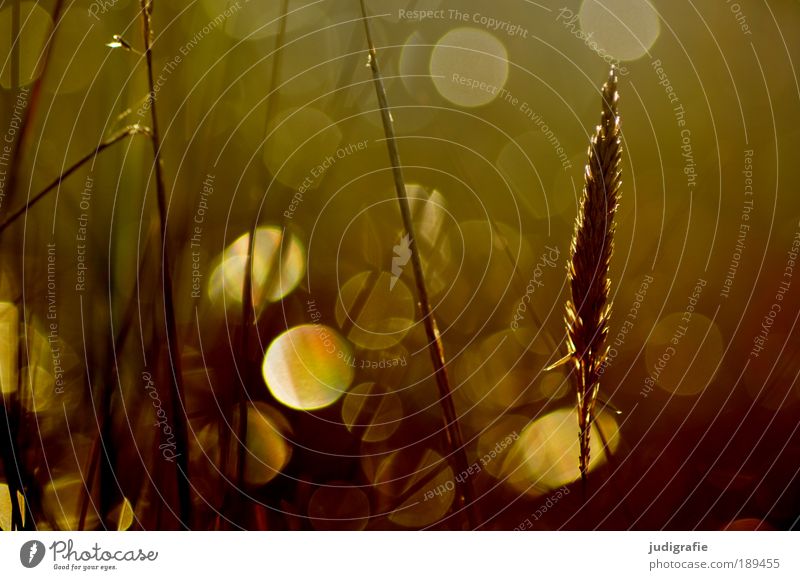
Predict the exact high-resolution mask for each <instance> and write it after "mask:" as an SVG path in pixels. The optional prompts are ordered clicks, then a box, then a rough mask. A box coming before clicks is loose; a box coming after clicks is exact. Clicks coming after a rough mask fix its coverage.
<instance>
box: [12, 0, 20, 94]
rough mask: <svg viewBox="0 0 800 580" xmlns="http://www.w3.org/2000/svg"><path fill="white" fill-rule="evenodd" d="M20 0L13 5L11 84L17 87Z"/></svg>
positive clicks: (15, 0)
mask: <svg viewBox="0 0 800 580" xmlns="http://www.w3.org/2000/svg"><path fill="white" fill-rule="evenodd" d="M19 5H20V0H14V3H13V4H12V5H11V86H12V87H14V88H16V87H18V86H19V55H20V50H19V47H20V44H21V43H22V38H20V31H21V30H22V27H21V26H20V10H19Z"/></svg>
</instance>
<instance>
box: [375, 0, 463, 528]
mask: <svg viewBox="0 0 800 580" xmlns="http://www.w3.org/2000/svg"><path fill="white" fill-rule="evenodd" d="M360 2H361V15H362V20H363V22H364V32H365V34H366V37H367V45H368V50H369V67H370V69H371V71H372V78H373V81H374V84H375V92H376V94H377V97H378V106H379V107H380V111H381V119H382V121H383V131H384V133H385V135H386V146H387V148H388V150H389V160H390V161H391V164H392V176H393V178H394V185H395V191H396V194H397V201H398V203H399V205H400V215H401V216H402V219H403V228H404V229H405V233H406V235H407V236H408V240H409V250H410V252H411V265H412V269H413V271H414V279H415V281H416V289H417V298H418V300H419V308H420V314H421V316H422V322H423V324H424V326H425V333H426V335H427V337H428V347H429V351H430V355H431V361H432V363H433V369H434V375H435V377H436V384H437V387H438V389H439V404H440V405H441V407H442V415H443V419H444V429H445V435H446V439H447V444H448V447H449V449H450V452H451V454H452V455H451V457H452V463H453V467H454V471H455V472H456V473H464V472H465V470H467V469H468V462H467V453H466V450H465V448H464V443H463V438H462V435H461V427H460V425H459V423H458V415H457V414H456V408H455V404H454V403H453V394H452V389H451V388H450V381H449V379H448V378H447V367H446V363H445V353H444V344H443V343H442V338H441V336H440V334H439V329H438V328H437V327H436V319H435V318H434V316H433V310H432V309H431V305H430V299H429V298H428V290H427V286H426V285H425V275H424V273H423V270H422V259H421V258H420V254H419V248H418V247H417V242H416V236H415V235H414V222H413V219H412V218H411V209H410V207H409V203H408V194H407V193H406V184H405V178H404V177H403V165H402V163H401V162H400V153H399V151H398V148H397V136H396V135H395V131H394V122H393V120H392V114H391V110H390V108H389V102H388V98H387V96H386V87H385V86H384V83H383V76H382V75H381V71H380V66H379V65H378V57H377V51H376V50H375V44H374V42H373V41H372V32H371V30H370V25H369V18H368V16H367V6H366V1H365V0H360ZM473 498H474V493H473V491H472V482H471V480H470V479H469V478H464V481H463V482H462V481H459V478H457V479H456V500H457V507H458V511H459V512H461V513H462V514H463V517H464V520H465V524H466V525H467V527H469V528H470V529H474V528H475V525H476V524H477V521H476V518H475V513H474V512H475V506H474V503H473Z"/></svg>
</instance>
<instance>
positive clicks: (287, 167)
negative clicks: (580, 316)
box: [0, 0, 800, 530]
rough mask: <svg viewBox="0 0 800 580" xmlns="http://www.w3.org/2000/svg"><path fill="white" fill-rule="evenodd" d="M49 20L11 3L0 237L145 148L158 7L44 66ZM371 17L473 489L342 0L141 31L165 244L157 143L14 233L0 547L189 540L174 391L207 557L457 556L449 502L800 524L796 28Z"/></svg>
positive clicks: (404, 10) (755, 7)
mask: <svg viewBox="0 0 800 580" xmlns="http://www.w3.org/2000/svg"><path fill="white" fill-rule="evenodd" d="M54 4H55V3H54V2H53V1H52V0H49V1H41V2H34V1H31V0H22V1H20V2H16V1H11V0H4V1H3V2H2V3H0V69H2V72H1V73H0V98H1V99H2V100H1V101H0V103H2V106H0V139H5V138H7V139H8V140H7V141H0V154H2V152H3V146H4V145H5V144H6V143H10V144H13V143H15V142H16V141H15V139H16V138H18V136H19V134H18V131H17V130H15V127H17V126H18V124H19V117H20V115H27V114H31V115H32V117H31V119H32V121H31V123H32V124H31V128H30V134H29V137H28V141H27V146H26V148H25V150H24V151H22V153H21V156H20V157H19V165H18V166H17V167H12V166H11V165H10V164H9V163H10V161H9V159H10V158H3V159H2V165H0V171H2V175H0V178H2V179H0V192H2V197H0V200H1V201H2V203H0V224H3V223H5V221H6V220H7V219H8V218H9V216H10V215H11V214H12V212H13V211H15V210H16V209H18V208H19V207H22V206H24V204H25V203H26V200H28V199H29V198H31V197H33V196H34V195H35V194H36V193H37V192H39V191H40V190H42V189H43V188H44V187H45V186H47V185H48V184H49V183H50V182H52V181H53V180H54V179H56V178H57V177H58V176H59V174H61V173H62V172H63V171H64V170H65V169H67V168H69V167H70V166H71V165H72V164H73V163H75V162H76V161H77V160H78V159H80V158H81V157H82V156H84V155H86V154H87V153H89V152H91V151H92V150H93V149H94V148H95V147H97V145H98V144H99V143H100V142H101V141H103V140H104V139H105V138H107V137H108V136H109V135H111V134H113V133H114V132H115V131H116V130H118V129H120V128H122V127H125V126H128V125H133V124H137V123H138V124H140V125H142V126H150V124H151V118H150V110H149V107H148V105H147V94H148V90H147V76H146V75H147V69H146V66H145V61H144V58H143V56H142V54H141V51H142V49H143V46H142V45H143V43H142V23H141V17H140V15H139V3H138V1H134V0H116V1H113V0H112V1H109V2H94V3H91V2H89V1H87V0H74V1H72V0H67V1H66V2H65V5H66V6H67V9H66V10H65V12H64V13H63V14H62V17H61V19H60V21H59V23H58V27H57V28H56V29H55V32H54V33H53V36H52V43H53V44H52V49H51V51H50V53H49V59H50V60H49V62H48V64H47V66H46V68H45V67H44V65H43V61H41V60H40V59H39V57H40V55H42V50H43V46H44V44H45V41H46V39H47V38H49V37H50V34H51V31H52V27H53V21H52V10H53V6H54ZM367 6H368V10H369V12H370V14H371V18H370V26H371V28H372V33H373V36H374V39H375V44H376V45H377V49H378V60H379V63H380V65H381V67H382V69H383V74H384V76H385V84H386V90H387V94H388V99H389V102H390V104H391V106H392V116H393V120H394V126H395V129H396V132H397V136H398V139H397V143H398V147H399V150H400V155H401V157H402V162H403V165H404V172H405V177H406V181H407V193H408V196H409V197H410V201H411V212H412V216H413V221H414V225H415V228H416V231H417V245H418V248H419V252H420V255H421V257H422V262H423V264H422V269H423V273H424V275H425V278H426V285H427V289H428V292H429V294H430V297H431V302H432V306H433V310H434V316H435V318H436V321H437V324H438V327H439V329H440V331H441V336H442V340H443V344H444V348H445V351H446V355H447V371H448V376H449V379H450V383H451V386H452V390H453V396H454V400H455V405H456V410H457V413H458V415H459V424H460V428H461V431H462V433H463V436H464V444H465V449H466V453H467V458H468V461H469V463H470V465H471V466H472V467H473V469H471V472H470V473H468V474H459V473H458V472H457V471H456V470H455V468H454V467H453V463H452V460H451V459H452V458H451V454H452V449H450V448H449V446H448V444H447V441H446V437H445V432H444V430H443V423H442V410H441V407H440V404H439V391H438V390H437V386H436V381H435V378H434V375H433V369H432V366H431V359H430V355H429V352H428V349H427V339H426V335H425V331H424V327H423V325H422V322H421V319H420V314H419V310H418V308H417V298H418V297H417V283H416V281H415V278H414V274H413V270H412V267H411V263H410V261H409V256H408V255H407V250H408V248H407V245H405V243H404V241H403V234H404V231H403V224H402V221H401V218H400V212H399V209H398V204H397V200H396V198H395V192H394V189H393V182H392V175H391V171H390V165H389V158H388V155H387V147H386V141H385V136H384V132H383V128H382V126H381V118H380V114H379V111H378V105H377V99H376V96H375V89H374V86H373V84H372V78H371V75H370V70H369V68H368V67H367V66H366V63H367V56H366V46H367V45H366V40H365V37H364V27H363V23H362V21H361V16H360V7H359V2H358V1H357V0H321V1H313V2H312V1H310V0H287V1H286V2H284V1H283V0H251V1H250V2H245V1H244V0H241V2H228V1H227V0H188V1H186V2H169V1H165V0H155V2H154V13H153V26H154V42H153V58H154V72H155V76H156V79H157V83H156V88H157V90H156V94H155V95H154V98H155V102H156V105H157V107H158V109H157V110H158V115H159V124H160V125H161V134H162V141H163V142H162V148H161V155H162V159H163V170H164V176H165V185H166V189H167V197H168V207H167V212H168V213H167V216H168V228H167V237H166V240H164V241H162V239H161V235H160V231H159V219H158V215H159V214H158V204H157V199H156V185H155V181H154V179H155V177H154V164H153V154H152V149H151V144H150V142H149V140H148V138H147V137H146V136H144V135H134V136H132V137H130V138H127V139H125V140H123V141H121V142H120V143H118V144H116V145H115V146H113V147H112V148H109V149H108V150H106V151H103V152H102V153H100V154H99V155H98V156H97V157H96V159H94V160H93V161H92V162H91V163H88V164H86V165H84V166H83V167H81V168H80V169H79V170H78V171H77V172H75V173H74V174H73V175H71V176H70V177H69V178H67V179H65V180H63V181H62V183H61V184H60V185H59V186H58V187H57V188H56V189H55V190H54V191H53V192H52V193H50V194H48V195H47V196H46V197H45V198H44V199H43V200H42V201H41V202H39V203H37V204H36V205H34V206H33V207H32V208H31V209H30V210H29V211H27V212H25V213H24V215H23V216H22V217H20V218H19V219H17V220H16V221H15V222H14V223H13V225H11V226H10V227H8V228H5V229H4V230H3V231H2V232H0V387H1V388H2V393H3V401H4V406H3V409H4V410H5V417H7V418H9V419H13V420H11V421H10V422H8V421H7V422H5V423H4V424H3V434H2V436H0V441H1V442H2V445H3V446H4V454H3V462H2V464H0V528H2V529H9V528H10V527H11V519H12V516H11V511H12V508H11V506H12V502H13V501H20V505H22V506H23V507H22V509H23V511H24V512H25V515H26V526H27V527H29V528H31V529H33V528H35V529H40V530H47V529H78V528H83V529H103V528H111V529H175V528H180V527H183V526H182V525H181V522H180V519H179V513H178V506H179V504H180V501H179V499H180V498H179V497H178V493H179V491H178V489H179V488H178V487H177V485H176V467H175V466H176V463H175V461H174V457H172V458H171V453H174V452H178V451H180V450H178V449H173V448H172V447H170V434H171V432H172V429H173V427H174V421H173V420H172V419H171V417H172V415H171V413H172V412H174V409H173V407H172V400H171V399H170V396H169V391H170V389H169V385H170V382H171V381H172V380H173V379H172V377H173V373H180V376H181V378H182V383H183V387H184V397H183V400H182V401H181V404H180V406H179V408H178V409H177V412H179V413H181V415H182V416H183V417H185V422H186V425H187V436H188V448H187V449H185V450H182V452H183V453H185V454H186V458H187V465H188V470H189V471H188V478H189V482H190V489H191V491H190V495H191V497H190V498H189V502H190V506H191V521H190V522H188V524H187V522H184V524H187V527H191V528H194V529H239V528H245V529H290V530H301V529H317V530H338V529H348V530H365V529H367V530H382V529H412V530H413V529H423V528H434V529H462V528H463V527H464V520H463V513H459V511H458V510H457V509H456V506H457V501H455V499H456V498H455V487H456V486H455V483H454V482H455V480H456V478H460V479H465V480H467V481H468V483H469V485H471V486H472V488H473V489H474V491H475V495H476V498H477V499H476V503H475V506H474V507H475V513H476V514H477V517H478V527H479V528H480V529H491V530H497V529H499V530H512V529H542V530H551V529H596V528H597V529H629V528H633V529H662V528H665V529H694V528H698V529H712V530H717V529H753V528H759V529H772V528H774V529H792V528H796V527H797V526H798V521H799V518H800V499H798V498H800V487H799V485H800V484H799V483H798V478H797V474H798V461H797V458H798V457H800V436H799V435H798V413H800V387H798V368H800V366H799V365H800V358H799V357H798V354H799V353H800V350H799V349H800V343H798V340H797V336H798V332H797V323H798V316H799V315H800V262H797V261H796V258H797V256H796V253H797V252H798V250H799V249H800V242H794V241H795V240H800V238H798V236H800V197H799V196H798V183H800V164H798V163H797V158H798V154H797V151H798V150H799V149H800V130H798V128H797V126H798V119H799V118H800V83H799V82H798V76H797V70H796V68H795V63H797V62H798V61H800V37H799V36H798V34H797V30H800V4H798V3H797V2H796V1H794V0H770V1H768V2H762V1H755V0H741V1H739V2H738V3H735V4H734V3H729V2H723V1H719V2H691V1H688V0H687V1H684V0H680V1H677V2H668V1H666V0H658V1H652V2H646V1H644V0H583V1H582V2H580V1H575V0H563V2H552V1H550V0H542V2H538V3H537V2H528V1H523V0H508V1H503V2H492V3H486V2H479V1H478V0H387V1H384V0H381V1H380V2H377V1H375V2H367ZM15 14H17V15H18V16H19V18H20V20H19V30H20V37H19V43H18V44H16V45H15V46H12V45H13V42H12V41H13V37H14V36H13V31H14V30H16V28H15V26H16V25H15V22H14V19H15ZM114 35H119V37H117V38H118V40H117V41H114V40H113V39H114V38H115V37H114ZM119 39H121V40H119ZM604 56H605V57H607V58H606V59H604V58H603V57H604ZM611 61H615V62H616V61H618V63H619V65H620V66H621V67H623V68H622V69H621V74H620V77H619V78H620V84H619V92H620V115H621V123H622V130H623V146H624V162H623V172H624V174H623V190H622V200H621V204H620V208H619V212H618V214H617V220H618V226H617V235H616V249H615V252H614V257H613V262H612V265H611V293H612V297H613V304H614V306H613V315H612V321H611V333H610V336H609V343H610V344H611V346H612V351H611V356H610V358H609V364H608V366H607V367H606V369H605V370H604V373H603V376H602V383H601V389H600V398H601V402H600V404H599V405H598V416H597V420H596V423H595V426H594V428H593V431H592V461H591V463H590V477H589V486H588V489H587V492H588V493H587V496H586V497H585V498H584V496H583V493H582V490H581V485H580V481H579V480H580V475H579V472H578V437H577V434H578V431H577V430H578V428H577V419H576V416H575V411H574V392H573V389H572V385H571V383H570V380H569V377H568V376H567V374H566V371H565V370H564V369H563V368H562V369H560V370H556V371H549V372H546V371H545V370H544V369H545V368H546V367H547V366H548V365H549V364H550V363H552V362H554V361H555V360H557V359H558V358H560V357H561V356H563V355H564V354H565V352H566V351H565V345H564V334H565V331H564V322H563V313H564V303H565V301H566V299H567V297H568V286H567V284H566V264H567V260H568V257H569V244H570V240H571V236H572V232H573V224H574V220H575V217H576V213H577V211H578V200H579V196H580V193H581V187H582V179H583V168H584V165H585V163H586V151H587V147H588V144H589V137H590V135H591V133H592V132H593V131H594V126H595V124H596V123H597V122H598V120H599V115H600V92H599V90H600V87H601V86H602V83H603V82H604V81H605V80H606V78H607V76H608V71H609V62H611ZM42 71H46V72H45V76H44V77H42V78H41V91H42V92H41V96H40V100H39V102H38V107H37V108H35V109H33V110H32V109H30V108H27V107H26V106H25V103H26V102H27V100H29V99H30V96H31V93H30V89H31V88H32V87H33V86H34V85H35V83H36V82H37V79H40V76H41V74H42ZM26 89H27V90H26ZM20 104H22V105H20ZM12 171H17V172H18V177H19V179H18V181H17V187H16V189H15V191H8V190H7V185H8V183H9V181H8V179H9V175H11V172H12ZM253 234H254V235H255V237H254V238H253ZM793 242H794V243H796V244H798V245H793ZM251 248H252V265H253V269H252V280H251V282H252V297H253V304H252V306H253V309H252V313H251V316H250V317H249V318H248V317H246V316H245V312H246V310H247V308H246V306H247V304H243V303H242V299H243V291H244V290H245V288H246V284H247V281H248V276H247V275H246V274H247V265H248V253H249V252H250V250H251ZM164 256H167V257H168V263H169V265H170V270H169V272H165V271H164V269H163V264H164V263H165V262H164ZM48 268H49V269H48ZM165 275H168V276H169V277H170V278H171V280H172V283H173V299H174V302H175V306H176V323H177V329H178V345H179V351H178V352H170V351H169V349H168V348H167V343H166V339H165V308H164V277H165ZM253 318H254V319H255V321H254V322H253V320H252V319H253ZM248 320H249V322H248ZM164 417H168V419H167V420H165V419H164ZM9 425H11V427H10V428H7V427H8V426H9ZM15 477H19V478H20V479H21V481H22V482H23V485H24V489H23V490H21V495H20V499H18V500H14V499H12V496H13V495H14V494H13V493H10V492H9V489H10V488H9V482H10V481H11V480H12V479H13V478H15ZM12 488H13V485H12ZM22 496H24V497H22Z"/></svg>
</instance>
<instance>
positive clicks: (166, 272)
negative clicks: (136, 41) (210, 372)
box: [139, 0, 192, 528]
mask: <svg viewBox="0 0 800 580" xmlns="http://www.w3.org/2000/svg"><path fill="white" fill-rule="evenodd" d="M153 1H154V0H139V2H140V6H141V9H142V32H143V35H144V54H145V60H146V63H147V81H148V84H149V89H150V95H149V101H150V122H151V127H152V128H151V131H150V142H151V143H152V145H153V163H154V165H155V180H156V196H157V198H158V216H159V220H160V222H161V242H162V254H161V256H162V259H161V264H162V268H163V277H162V284H163V285H162V289H163V294H164V318H165V322H166V331H167V350H168V352H169V360H170V372H171V374H172V380H171V381H170V386H171V389H170V399H171V407H172V426H173V431H174V433H175V447H176V449H175V452H176V454H177V458H176V460H175V465H176V467H177V471H178V473H177V486H178V502H179V507H180V519H181V524H182V525H183V526H184V527H186V528H190V527H191V514H192V498H191V495H190V485H189V457H188V437H187V434H186V420H185V416H184V414H183V376H182V372H181V351H180V348H179V347H178V331H177V324H176V322H175V305H174V302H173V300H174V298H173V293H172V286H173V285H172V273H171V269H170V260H169V253H168V252H167V226H168V219H167V192H166V187H165V185H164V173H163V166H162V162H161V133H160V132H159V128H158V111H157V105H156V91H155V81H154V76H153V50H152V41H153V28H152V22H151V18H152V15H153Z"/></svg>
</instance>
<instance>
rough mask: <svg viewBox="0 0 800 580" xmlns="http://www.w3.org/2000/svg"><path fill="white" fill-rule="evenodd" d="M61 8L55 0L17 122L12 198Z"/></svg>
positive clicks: (10, 178)
mask: <svg viewBox="0 0 800 580" xmlns="http://www.w3.org/2000/svg"><path fill="white" fill-rule="evenodd" d="M63 9H64V0H56V3H55V6H54V7H53V33H52V34H51V35H50V37H49V38H48V39H47V42H46V43H45V45H44V48H43V49H42V55H41V56H40V57H39V58H40V59H42V62H43V63H44V64H43V65H42V70H41V73H40V74H39V77H38V78H37V79H36V80H35V81H34V82H33V88H32V89H31V93H30V97H29V98H28V105H27V107H26V110H25V113H24V114H23V115H22V120H21V121H20V123H19V130H18V132H17V133H18V135H19V137H17V143H16V147H15V148H14V152H13V153H12V155H11V163H10V167H11V173H10V174H9V176H8V184H7V186H6V192H7V193H8V196H9V198H12V196H13V195H14V193H15V191H16V189H17V181H19V175H20V160H21V158H22V153H23V152H24V151H25V144H26V143H27V141H28V137H29V135H30V130H31V126H32V125H31V119H33V114H34V112H35V111H36V106H37V105H38V103H39V99H40V97H41V94H42V83H43V82H44V79H45V77H46V76H47V69H48V66H49V64H50V58H49V56H50V50H51V49H52V46H53V38H54V37H55V30H56V28H57V27H58V24H59V21H60V20H61V13H62V12H63ZM16 41H17V44H16V46H19V42H20V39H19V38H17V39H16Z"/></svg>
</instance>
